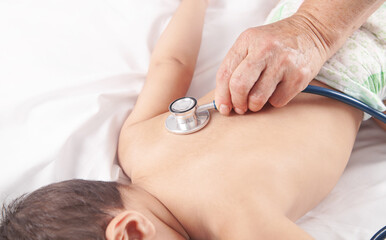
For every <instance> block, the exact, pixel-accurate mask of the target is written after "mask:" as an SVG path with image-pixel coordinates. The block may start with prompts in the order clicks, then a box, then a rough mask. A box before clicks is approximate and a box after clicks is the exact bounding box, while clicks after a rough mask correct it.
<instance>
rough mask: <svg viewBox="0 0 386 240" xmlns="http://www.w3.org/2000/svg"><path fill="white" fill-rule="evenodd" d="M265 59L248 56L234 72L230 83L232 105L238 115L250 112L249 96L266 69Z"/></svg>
mask: <svg viewBox="0 0 386 240" xmlns="http://www.w3.org/2000/svg"><path fill="white" fill-rule="evenodd" d="M261 59H263V58H260V57H257V56H253V55H248V56H247V57H246V58H245V59H244V60H243V61H242V62H241V63H240V65H239V66H238V67H237V68H236V70H235V71H234V72H233V74H232V77H231V79H230V82H229V90H230V94H231V99H232V105H233V108H234V110H235V112H236V113H238V114H244V113H245V112H246V111H247V110H248V95H249V93H250V91H251V89H252V88H253V86H254V85H255V83H256V81H258V79H259V77H260V75H261V73H262V71H263V70H264V68H265V67H266V65H265V60H261Z"/></svg>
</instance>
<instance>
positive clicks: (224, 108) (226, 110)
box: [219, 104, 230, 114]
mask: <svg viewBox="0 0 386 240" xmlns="http://www.w3.org/2000/svg"><path fill="white" fill-rule="evenodd" d="M219 110H220V113H221V114H228V113H229V112H230V109H229V107H228V106H227V105H225V104H221V105H220V108H219Z"/></svg>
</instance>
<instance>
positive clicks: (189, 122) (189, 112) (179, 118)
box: [165, 85, 386, 134]
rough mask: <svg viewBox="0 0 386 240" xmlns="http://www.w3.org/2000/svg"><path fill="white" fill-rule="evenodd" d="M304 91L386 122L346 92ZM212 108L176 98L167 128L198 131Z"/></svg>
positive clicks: (321, 88) (170, 107) (384, 116)
mask: <svg viewBox="0 0 386 240" xmlns="http://www.w3.org/2000/svg"><path fill="white" fill-rule="evenodd" d="M303 92H305V93H312V94H317V95H321V96H325V97H329V98H332V99H336V100H338V101H341V102H343V103H346V104H348V105H350V106H353V107H355V108H358V109H359V110H362V111H363V112H366V113H368V114H370V115H371V116H372V117H374V118H376V119H379V120H381V121H382V122H383V123H386V115H385V114H384V113H382V112H380V111H378V110H376V109H374V108H372V107H370V106H368V105H367V104H366V103H364V102H362V101H359V100H358V99H356V98H353V97H350V96H348V95H346V94H344V93H341V92H337V91H334V90H331V89H328V88H323V87H318V86H313V85H308V86H307V87H306V89H304V90H303ZM210 109H215V110H217V108H216V104H215V102H214V100H213V101H212V102H210V103H208V104H205V105H201V106H197V100H196V99H195V98H192V97H182V98H179V99H176V100H174V101H173V102H172V103H171V104H170V105H169V111H170V113H171V114H170V115H169V116H168V118H167V119H166V122H165V126H166V129H167V130H168V131H170V132H172V133H175V134H190V133H194V132H197V131H199V130H201V129H202V128H203V127H205V126H206V124H208V122H209V119H210V113H209V110H210Z"/></svg>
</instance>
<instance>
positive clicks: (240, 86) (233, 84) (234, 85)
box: [229, 77, 248, 95]
mask: <svg viewBox="0 0 386 240" xmlns="http://www.w3.org/2000/svg"><path fill="white" fill-rule="evenodd" d="M229 88H230V90H231V92H233V93H236V94H240V95H244V94H246V92H247V91H248V89H247V85H246V84H245V83H244V82H243V81H242V80H241V79H240V78H237V77H235V78H232V79H231V81H230V83H229Z"/></svg>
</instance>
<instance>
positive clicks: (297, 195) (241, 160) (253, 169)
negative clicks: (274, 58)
mask: <svg viewBox="0 0 386 240" xmlns="http://www.w3.org/2000/svg"><path fill="white" fill-rule="evenodd" d="M211 99H212V96H211V95H209V96H207V97H205V98H204V99H202V100H200V102H201V104H202V103H206V102H209V101H210V100H211ZM318 101H322V102H323V101H325V100H324V99H321V98H320V97H316V96H312V97H311V96H310V95H302V96H300V97H298V98H297V99H296V100H294V101H293V102H292V103H291V104H289V106H287V107H286V108H282V109H273V108H270V107H267V108H265V109H263V110H262V111H260V112H259V113H249V114H246V115H243V116H239V115H231V116H229V117H225V116H221V115H220V114H219V113H218V112H216V111H212V112H211V120H210V122H209V123H208V125H207V126H206V127H205V128H204V129H202V130H201V131H199V132H196V133H193V134H190V135H175V134H172V133H170V132H168V131H167V130H166V128H165V125H164V123H165V119H166V117H167V116H168V113H165V114H162V115H160V116H157V117H155V118H153V119H150V120H147V121H144V122H141V123H139V124H136V125H133V126H131V127H128V128H127V129H125V128H123V130H122V133H121V137H120V144H119V158H120V163H121V165H122V167H123V169H124V171H125V173H126V174H127V175H128V176H129V177H131V179H132V181H133V183H140V184H141V186H145V187H146V188H147V190H148V191H150V192H152V193H153V194H154V195H155V196H157V197H158V198H159V199H160V200H161V201H162V202H163V203H164V204H166V205H167V207H168V208H169V209H170V210H171V211H172V212H173V213H174V214H175V215H176V216H177V217H179V216H181V218H182V219H183V218H184V217H183V216H190V219H201V220H202V219H205V220H207V221H210V220H211V218H212V217H213V216H223V217H224V219H226V214H227V213H229V214H236V212H240V214H241V213H243V212H244V213H245V212H249V213H250V212H251V211H254V209H255V210H256V209H259V208H261V202H266V203H267V206H268V205H270V206H276V207H277V208H279V209H280V211H282V212H283V213H284V214H287V215H289V217H290V218H293V219H296V218H298V217H300V216H301V215H302V214H304V213H305V211H307V210H309V209H310V208H312V207H313V206H314V205H315V204H316V203H317V201H319V199H318V198H315V200H309V199H308V198H307V196H304V194H303V195H301V193H304V192H307V193H308V194H309V195H310V196H312V195H315V194H316V192H315V189H317V192H319V193H320V194H323V193H324V194H325V193H326V192H328V191H329V190H330V188H331V186H325V184H323V183H320V186H318V185H315V184H309V182H311V180H315V179H317V178H319V177H320V176H319V175H318V173H315V174H314V175H313V176H309V175H307V176H303V174H304V171H306V169H309V168H310V164H312V165H313V167H315V168H318V164H321V165H320V168H323V163H319V162H318V161H309V160H310V159H318V156H320V154H321V151H325V150H326V147H325V146H327V145H328V144H327V143H323V142H322V141H321V142H320V143H318V140H317V139H314V138H315V135H317V134H318V132H319V131H325V130H323V129H315V121H316V120H317V119H318V117H319V115H320V116H323V115H326V116H323V117H327V118H328V120H331V121H332V119H331V118H333V116H332V115H331V116H330V115H329V114H327V113H328V112H329V110H328V109H329V108H331V106H330V105H329V104H331V103H329V102H328V101H327V104H321V106H318V107H315V106H312V105H313V104H315V103H316V102H318ZM310 111H312V114H310ZM305 119H306V121H305ZM299 122H302V126H301V127H299ZM311 129H313V132H312V133H310V130H311ZM330 130H331V131H332V132H333V131H334V130H335V129H330ZM336 130H338V129H336ZM337 134H339V133H337ZM332 137H333V135H332ZM315 141H316V142H317V144H321V148H320V150H319V151H315V150H314V147H313V146H314V145H315ZM323 144H326V145H323ZM308 149H313V150H312V151H311V150H308ZM332 160H333V159H332ZM314 165H316V166H314ZM342 168H344V166H342ZM339 171H341V170H339ZM321 174H325V173H323V172H322V173H321ZM306 178H307V179H306ZM310 178H311V179H310ZM312 178H315V179H312ZM312 182H317V180H316V181H312ZM327 185H328V184H327ZM304 197H306V198H307V199H308V200H307V201H305V202H302V199H304ZM295 203H300V204H303V205H304V206H303V208H302V209H301V210H299V209H297V210H294V211H293V212H291V211H292V210H291V209H296V208H297V207H294V204H295ZM230 210H231V211H230ZM251 215H253V214H251ZM213 220H215V219H213ZM180 221H184V220H181V219H180ZM186 221H189V220H186ZM215 221H218V218H217V220H215ZM183 225H189V223H186V224H184V223H183ZM192 227H193V228H194V226H192ZM195 227H197V228H199V227H200V226H199V225H196V226H195ZM189 230H190V231H189ZM188 231H189V232H194V231H195V229H188Z"/></svg>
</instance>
